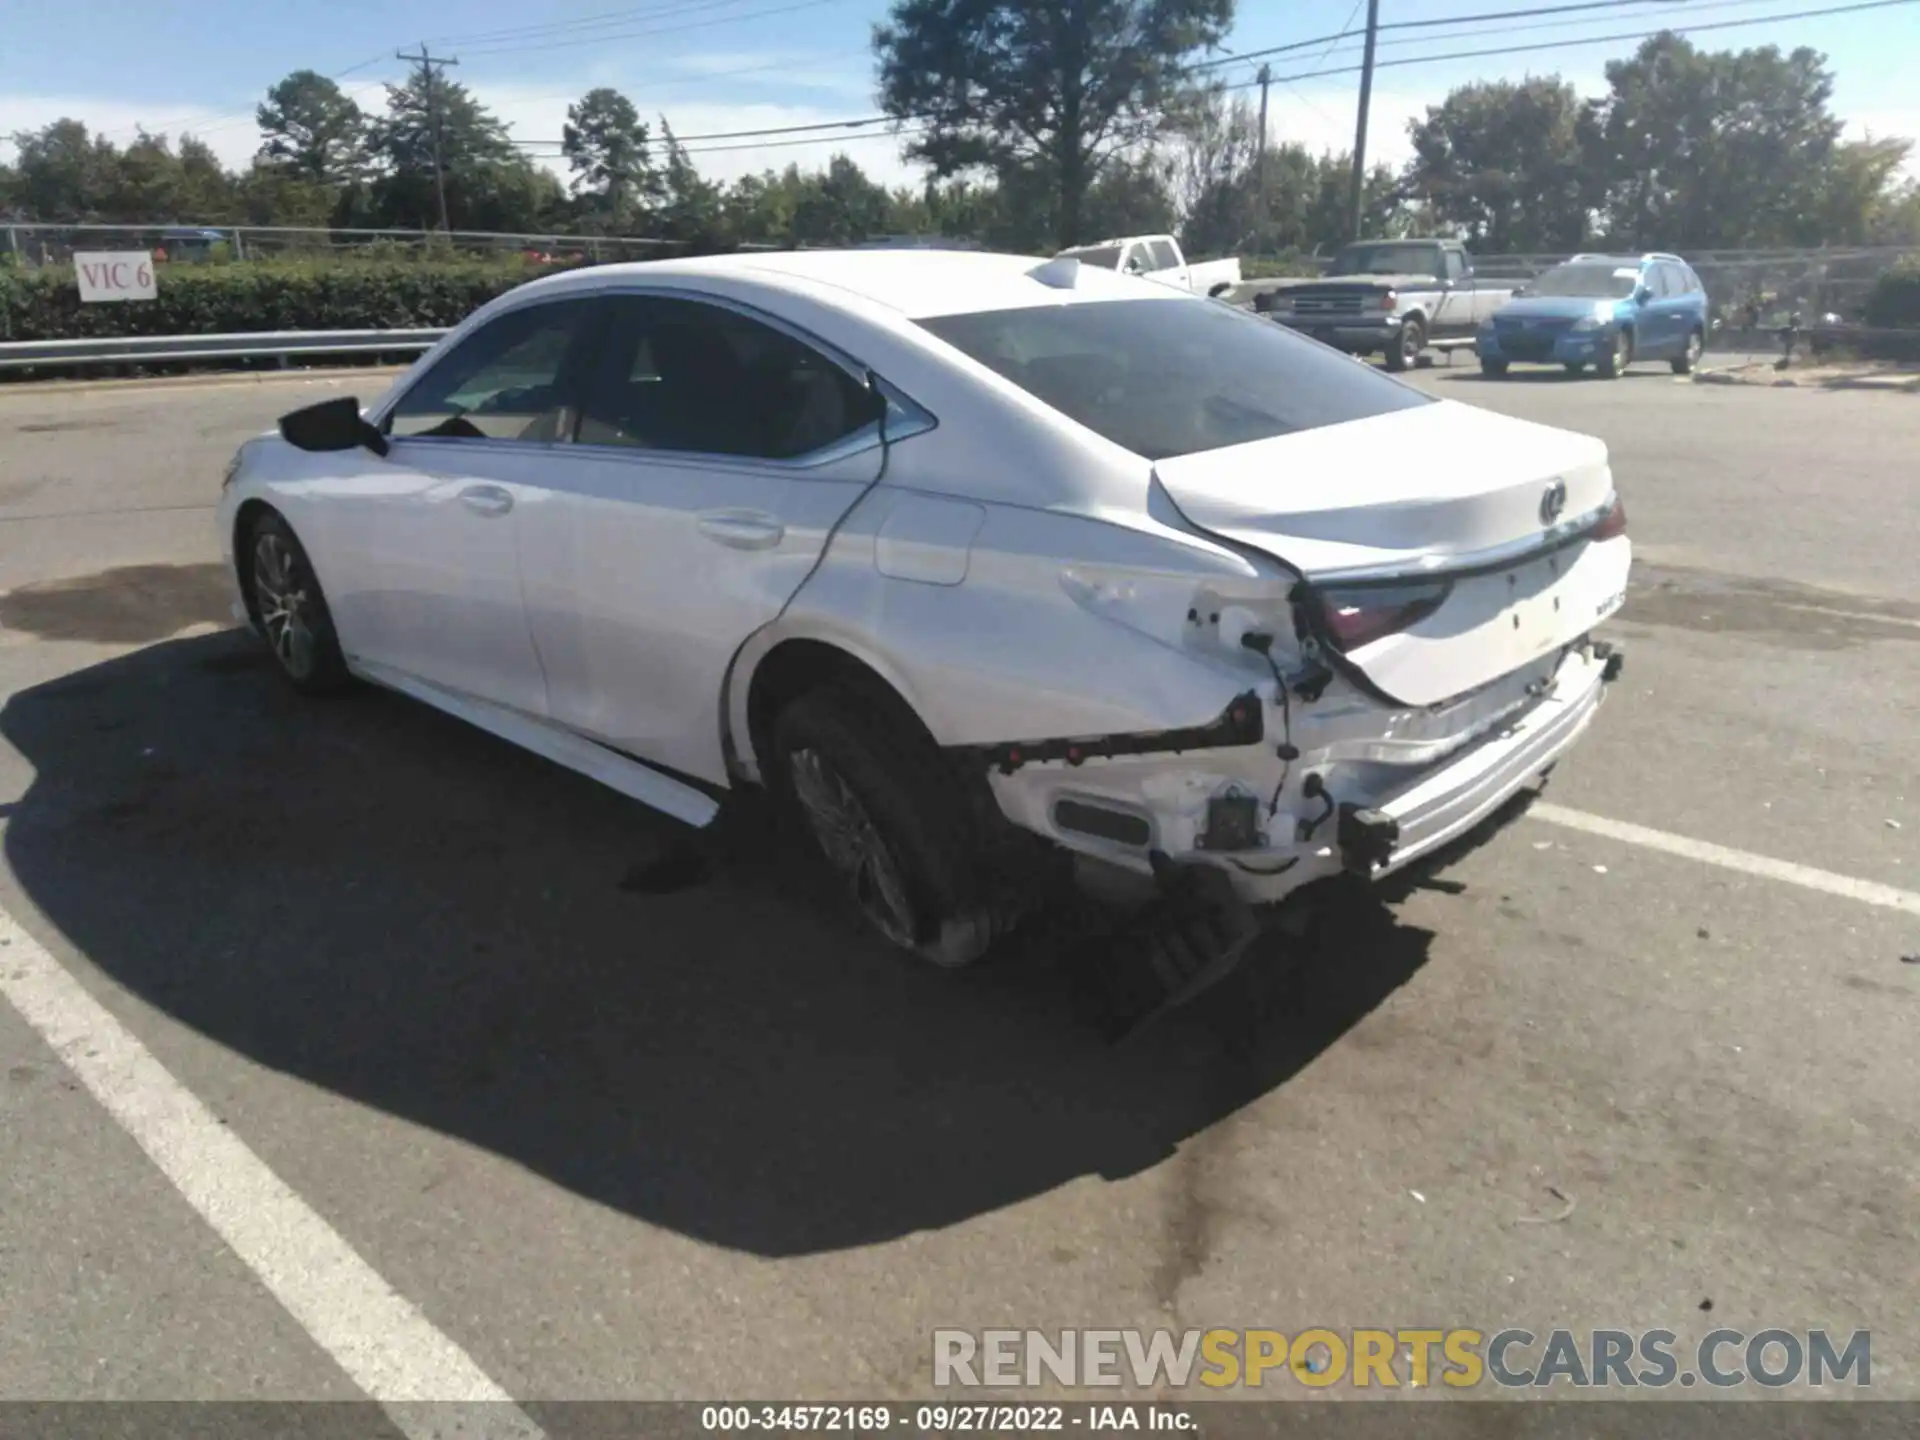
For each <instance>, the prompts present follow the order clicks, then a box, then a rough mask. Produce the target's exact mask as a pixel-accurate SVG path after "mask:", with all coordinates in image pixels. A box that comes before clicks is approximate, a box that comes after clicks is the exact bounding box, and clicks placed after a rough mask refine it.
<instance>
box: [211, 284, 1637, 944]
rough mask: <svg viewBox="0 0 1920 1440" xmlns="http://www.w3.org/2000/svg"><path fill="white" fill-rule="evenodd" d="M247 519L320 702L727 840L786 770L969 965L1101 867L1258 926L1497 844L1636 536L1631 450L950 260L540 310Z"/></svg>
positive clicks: (1212, 325)
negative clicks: (739, 810) (538, 762)
mask: <svg viewBox="0 0 1920 1440" xmlns="http://www.w3.org/2000/svg"><path fill="white" fill-rule="evenodd" d="M219 524H220V533H221V538H222V541H223V542H224V545H225V549H226V554H227V555H228V556H229V558H230V560H231V563H232V573H233V578H234V581H235V584H236V587H237V596H238V599H237V604H236V609H235V613H236V616H237V617H242V618H245V619H246V620H248V621H250V622H251V624H252V625H253V626H254V627H255V628H256V629H258V630H259V631H260V632H261V633H262V634H263V636H264V637H265V639H266V640H267V642H268V644H269V645H271V647H272V651H273V654H274V655H275V657H276V658H277V660H278V662H279V665H280V667H281V669H282V670H283V671H284V672H285V675H286V677H287V678H288V679H289V680H290V681H292V683H293V684H294V685H295V686H297V687H299V688H300V689H301V690H304V691H311V692H320V691H326V690H330V689H333V688H336V687H338V686H341V685H343V684H346V683H348V682H349V680H350V679H352V678H353V677H358V678H360V679H363V680H366V681H371V682H373V683H375V684H378V685H383V686H387V687H390V688H392V689H394V690H397V691H400V692H402V693H403V694H406V695H409V696H412V697H414V698H415V699H418V700H421V701H424V702H425V703H427V704H429V705H433V706H436V707H438V708H440V709H441V710H444V711H446V712H448V713H450V714H452V715H455V716H458V717H461V718H463V719H465V720H467V721H470V722H472V723H473V724H476V725H478V726H481V727H483V728H484V729H486V730H489V731H492V732H493V733H495V734H497V735H499V736H502V737H504V738H506V739H507V740H509V741H512V742H514V743H517V744H519V745H522V746H524V747H526V748H527V749H530V750H533V751H535V752H537V753H539V754H541V755H543V756H546V757H548V758H549V759H551V760H553V761H556V762H557V763H559V764H561V765H565V766H568V767H571V768H573V769H575V770H577V771H580V772H582V773H584V774H586V775H589V776H591V777H593V778H595V779H597V780H599V781H601V782H603V783H605V784H607V785H610V786H612V787H613V788H615V789H616V790H619V791H621V792H622V793H624V794H627V795H629V796H631V797H633V798H634V799H637V800H640V801H643V802H645V803H647V804H649V805H652V806H655V807H657V808H658V809H660V810H663V811H665V812H667V813H669V814H671V815H674V816H677V817H679V818H680V819H681V820H683V821H686V822H688V823H689V824H692V825H695V826H701V825H705V824H707V823H708V822H709V821H710V820H712V819H713V817H714V816H715V814H716V812H717V808H718V804H719V801H720V800H721V799H722V798H724V797H725V795H726V793H727V792H728V791H731V790H735V789H737V788H739V787H742V786H748V785H760V786H765V787H767V788H768V789H769V790H771V792H772V793H773V795H774V797H775V798H776V800H777V801H778V802H779V804H780V806H781V807H782V812H783V813H785V814H787V815H790V816H792V817H793V818H794V819H795V820H796V821H797V822H798V823H799V824H800V826H801V827H802V830H803V833H806V834H809V835H810V836H811V838H812V841H813V842H814V843H815V844H816V845H817V848H818V851H819V857H820V858H821V859H822V860H824V862H825V863H826V864H827V865H828V866H829V867H831V869H832V870H833V871H836V872H838V874H839V876H840V877H841V878H842V879H843V880H844V882H845V887H846V890H847V892H848V894H849V895H850V897H851V900H852V902H853V904H854V905H855V906H856V907H857V909H858V911H859V912H860V913H862V914H864V916H865V917H866V919H867V920H868V921H869V922H870V923H871V924H872V926H873V927H874V928H876V929H877V930H878V931H879V932H880V934H882V935H884V936H885V937H886V938H887V939H888V940H890V941H892V942H893V943H894V944H896V945H897V946H899V947H901V948H902V949H903V950H906V951H910V952H913V953H915V954H918V955H920V956H922V957H925V958H926V959H929V960H932V961H934V962H936V963H940V964H959V963H963V962H965V961H967V960H971V959H973V958H974V957H975V956H977V955H978V954H980V953H981V952H982V951H983V950H984V949H985V948H986V947H987V946H988V945H989V943H990V942H991V941H992V939H993V938H994V937H995V935H996V934H998V933H999V932H1001V931H1002V930H1004V929H1005V928H1006V927H1007V925H1008V924H1010V923H1011V922H1012V920H1013V919H1014V918H1016V917H1017V916H1018V915H1019V914H1020V913H1021V912H1022V909H1023V906H1024V905H1026V904H1027V903H1028V898H1029V897H1028V893H1027V892H1028V891H1029V890H1030V889H1031V888H1032V887H1031V886H1030V884H1029V883H1028V882H1029V881H1030V880H1031V879H1032V877H1033V876H1035V875H1038V874H1040V873H1042V872H1044V871H1046V870H1047V869H1048V867H1049V864H1050V862H1051V861H1052V860H1057V859H1059V858H1060V857H1061V856H1062V855H1063V854H1065V855H1069V856H1072V855H1077V856H1080V857H1086V859H1087V860H1089V861H1093V862H1106V863H1107V864H1108V865H1111V866H1118V867H1121V868H1123V869H1126V870H1132V871H1135V872H1138V873H1139V874H1140V875H1142V876H1151V877H1154V878H1155V880H1156V881H1157V882H1158V883H1160V884H1162V885H1165V886H1174V885H1177V884H1179V883H1181V882H1182V880H1183V879H1191V878H1192V877H1196V876H1198V877H1204V878H1205V880H1206V882H1207V884H1208V885H1209V886H1211V887H1212V888H1213V889H1214V890H1215V891H1220V892H1223V893H1226V894H1228V895H1229V896H1230V897H1232V899H1233V900H1234V901H1235V902H1236V903H1240V904H1243V905H1244V904H1248V903H1251V904H1259V903H1263V902H1270V901H1275V900H1278V899H1280V898H1281V897H1282V896H1284V895H1286V894H1287V893H1288V892H1290V891H1292V890H1294V889H1296V888H1298V887H1299V886H1302V885H1304V884H1306V883H1308V882H1310V881H1313V880H1316V879H1320V878H1323V877H1326V876H1329V875H1333V874H1336V873H1338V872H1341V871H1349V872H1357V873H1359V874H1362V875H1374V876H1378V875H1382V874H1385V873H1387V872H1390V871H1392V870H1394V869H1396V868H1398V867H1400V866H1403V865H1405V864H1407V863H1408V862H1410V861H1412V860H1414V859H1416V858H1417V857H1420V856H1422V855H1424V854H1426V853H1428V852H1430V851H1432V850H1433V849H1435V847H1437V846H1440V845H1442V844H1444V843H1445V842H1447V841H1448V840H1450V839H1452V838H1454V837H1456V836H1459V835H1460V834H1462V832H1464V831H1466V830H1467V829H1469V828H1470V827H1472V826H1474V825H1475V824H1476V823H1477V822H1479V821H1480V820H1482V819H1483V818H1484V817H1487V816H1488V815H1490V814H1491V813H1493V812H1494V811H1495V810H1496V809H1498V808H1499V807H1501V806H1502V805H1503V802H1505V801H1506V800H1508V799H1509V798H1510V797H1512V796H1514V795H1515V794H1516V792H1518V791H1520V790H1521V789H1522V788H1523V787H1529V786H1531V785H1532V784H1533V783H1534V782H1535V781H1536V780H1537V778H1538V777H1540V776H1542V775H1543V774H1544V773H1545V772H1546V771H1547V770H1548V769H1549V768H1551V767H1552V766H1553V764H1554V763H1555V762H1556V761H1557V760H1558V759H1559V758H1560V757H1561V755H1562V754H1564V753H1565V752H1566V750H1567V749H1568V747H1570V746H1571V745H1572V744H1573V743H1574V742H1575V741H1576V740H1577V739H1578V738H1579V736H1580V734H1581V732H1582V731H1583V730H1584V729H1585V727H1586V726H1587V724H1588V722H1589V721H1590V720H1591V719H1592V718H1593V716H1594V713H1595V711H1596V710H1597V708H1598V707H1599V705H1600V702H1601V697H1602V694H1603V692H1604V690H1605V688H1606V684H1605V682H1607V681H1608V680H1611V679H1612V678H1613V675H1614V674H1615V673H1616V671H1617V670H1618V668H1619V663H1620V661H1619V657H1618V656H1617V655H1616V654H1615V653H1614V652H1613V651H1612V650H1611V648H1610V647H1609V646H1608V645H1607V644H1606V643H1605V642H1603V641H1598V640H1596V639H1595V638H1594V637H1593V634H1592V632H1593V630H1594V627H1595V626H1597V625H1599V624H1600V623H1601V622H1602V621H1604V620H1606V619H1607V618H1608V616H1610V615H1612V614H1613V613H1614V611H1615V610H1616V609H1618V607H1619V606H1620V604H1621V602H1622V600H1623V598H1624V593H1625V590H1626V587H1627V571H1628V564H1629V554H1630V548H1629V542H1628V540H1627V538H1626V535H1625V529H1626V517H1625V512H1624V510H1623V509H1622V507H1621V502H1620V498H1619V496H1618V495H1617V494H1616V492H1615V490H1614V486H1613V479H1612V475H1611V472H1610V470H1609V466H1608V460H1607V453H1606V449H1605V447H1604V446H1603V445H1602V444H1601V443H1600V442H1598V441H1597V440H1593V439H1590V438H1588V437H1585V436H1581V435H1576V434H1570V433H1567V432H1564V431H1560V430H1554V429H1549V428H1546V427H1543V426H1539V425H1533V424H1527V423H1524V422H1522V421H1518V420H1511V419H1506V418H1504V417H1501V416H1498V415H1494V414H1491V413H1489V412H1487V411H1484V410H1480V409H1476V408H1473V407H1471V406H1467V405H1462V404H1459V403H1456V402H1453V401H1448V400H1439V399H1434V398H1432V397H1430V396H1428V395H1426V394H1423V393H1422V392H1420V391H1419V390H1416V389H1413V388H1411V387H1409V386H1407V385H1405V384H1403V383H1402V382H1400V381H1398V380H1395V379H1392V378H1389V377H1387V376H1385V375H1382V374H1379V373H1378V372H1376V371H1374V370H1372V369H1371V368H1369V367H1367V366H1365V365H1362V364H1357V363H1355V362H1354V361H1353V360H1352V359H1351V358H1349V357H1347V356H1344V355H1341V354H1339V353H1337V352H1336V351H1334V350H1331V349H1328V348H1326V347H1324V346H1322V345H1319V344H1317V343H1316V342H1314V341H1312V340H1309V339H1306V338H1303V337H1301V336H1299V335H1296V334H1294V333H1292V332H1290V331H1289V330H1287V329H1285V328H1283V327H1281V326H1278V325H1275V324H1273V323H1272V322H1271V321H1268V320H1265V319H1262V318H1258V317H1256V316H1254V315H1251V314H1248V313H1246V312H1243V311H1240V310H1237V309H1234V308H1232V307H1231V306H1228V305H1226V304H1224V303H1221V302H1218V301H1213V300H1206V299H1201V298H1198V297H1194V296H1190V295H1185V294H1181V293H1179V292H1176V291H1174V290H1171V289H1169V288H1167V287H1165V286H1161V285H1155V284H1152V283H1150V282H1148V281H1144V280H1136V279H1132V278H1129V277H1126V276H1122V275H1117V274H1113V273H1110V272H1105V271H1101V270H1098V269H1094V268H1091V267H1088V266H1083V265H1080V264H1079V263H1077V262H1076V261H1073V260H1071V259H1065V260H1053V261H1047V262H1036V261H1034V260H1032V259H1027V258H1021V257H1017V256H1007V255H992V254H981V253H969V252H961V251H935V250H925V251H912V250H899V251H874V250H863V251H845V252H833V251H814V252H805V253H799V254H785V255H779V254H755V255H733V256H725V257H718V258H708V259H689V260H671V261H663V262H654V263H649V264H640V265H613V266H607V267H603V268H596V269H589V270H583V271H577V272H574V273H571V274H566V275H559V276H553V277H549V278H547V279H543V280H540V281H537V282H534V283H532V284H528V285H526V286H523V287H521V288H519V289H517V290H514V291H513V292H511V293H510V294H508V295H505V296H503V297H501V298H500V299H498V300H496V301H494V302H493V303H492V304H490V305H488V306H486V307H485V308H484V309H482V310H480V311H479V312H478V313H476V314H475V315H473V316H472V317H471V318H470V319H468V320H467V321H466V323H464V324H463V325H461V326H460V327H459V328H458V329H456V330H454V331H453V332H452V333H451V334H449V335H448V336H447V337H446V338H445V339H444V340H443V341H442V342H441V343H440V344H438V345H437V346H436V347H435V348H434V349H433V350H432V351H431V352H430V353H429V354H427V355H426V356H425V357H424V358H423V359H422V360H421V361H420V362H419V363H418V364H417V365H415V366H413V367H412V368H411V369H410V370H409V371H408V373H407V374H406V375H405V376H403V377H402V378H401V379H400V380H399V381H398V382H396V383H395V385H394V386H393V388H392V390H391V391H390V392H389V393H388V394H387V395H386V396H385V397H384V398H383V399H381V400H379V401H378V402H377V403H376V404H374V405H372V406H371V407H369V408H366V409H364V410H363V409H362V408H361V406H360V405H359V402H358V401H356V400H340V401H334V402H329V403H326V404H322V405H318V406H314V407H311V408H309V409H307V410H303V411H298V412H295V413H294V414H291V415H289V416H287V417H286V418H285V419H284V420H283V421H282V422H281V426H280V429H279V432H278V433H276V434H271V435H266V436H262V437H260V438H257V439H255V440H252V441H249V442H248V443H247V444H246V445H244V446H243V447H242V448H241V450H240V452H239V453H238V455H237V456H236V457H235V459H234V461H233V464H232V466H231V467H230V470H229V473H228V476H227V483H226V486H225V490H224V495H223V500H222V504H221V506H220V519H219ZM1092 868H1094V869H1098V868H1099V867H1098V865H1095V866H1093V867H1092Z"/></svg>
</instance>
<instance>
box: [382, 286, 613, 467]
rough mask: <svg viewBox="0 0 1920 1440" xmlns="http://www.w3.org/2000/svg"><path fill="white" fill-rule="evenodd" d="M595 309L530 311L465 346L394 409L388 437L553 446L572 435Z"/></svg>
mask: <svg viewBox="0 0 1920 1440" xmlns="http://www.w3.org/2000/svg"><path fill="white" fill-rule="evenodd" d="M588 317H589V308H588V304H587V302H586V301H584V300H563V301H556V302H553V303H550V304H546V305H529V306H525V307H523V308H521V309H518V310H510V311H508V312H507V313H506V314H504V315H501V316H499V317H497V318H496V319H494V320H492V321H489V322H488V323H487V324H486V325H483V326H482V327H481V328H480V329H478V330H476V331H474V333H473V334H471V335H469V336H467V338H466V339H465V340H463V341H461V342H460V344H459V345H457V346H456V347H455V348H454V349H453V350H452V351H451V352H450V353H448V354H447V355H446V356H444V357H443V358H442V359H440V360H439V361H438V362H437V363H436V364H435V365H434V367H433V368H432V369H431V370H430V371H428V372H427V374H426V375H424V376H423V377H421V379H420V380H419V382H418V383H416V384H415V385H414V386H413V387H412V388H411V389H410V390H408V391H407V393H406V394H405V395H403V396H402V397H401V399H400V403H399V404H397V405H396V406H394V408H393V412H392V414H391V415H390V416H389V417H388V425H387V429H388V433H390V434H392V435H393V436H395V437H396V438H405V437H411V436H423V437H433V438H456V439H467V440H526V441H535V442H539V441H551V440H556V439H560V438H563V437H564V436H565V435H566V433H567V432H568V431H569V430H570V429H571V428H572V423H573V417H574V414H575V412H576V409H577V407H576V406H574V405H573V404H571V403H570V396H571V393H572V391H573V390H574V388H575V387H576V382H575V380H574V378H573V376H572V375H571V374H570V370H569V367H570V366H572V365H574V364H575V363H577V360H578V358H579V356H580V355H581V354H582V351H583V348H584V340H585V338H586V336H585V331H586V322H587V320H588Z"/></svg>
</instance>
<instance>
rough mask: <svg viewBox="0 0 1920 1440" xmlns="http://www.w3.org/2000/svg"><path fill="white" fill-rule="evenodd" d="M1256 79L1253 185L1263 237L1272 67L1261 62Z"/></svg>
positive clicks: (1258, 222) (1265, 224) (1256, 220)
mask: <svg viewBox="0 0 1920 1440" xmlns="http://www.w3.org/2000/svg"><path fill="white" fill-rule="evenodd" d="M1256 78H1258V80H1259V81H1260V148H1259V149H1258V150H1257V151H1255V152H1254V153H1255V155H1256V157H1257V158H1256V160H1255V162H1254V183H1255V184H1257V185H1258V186H1259V187H1260V188H1259V192H1258V193H1259V196H1260V213H1259V214H1258V215H1257V216H1256V217H1255V223H1257V224H1258V225H1259V227H1260V233H1261V234H1262V236H1264V235H1265V233H1266V230H1267V87H1268V86H1269V85H1271V84H1273V67H1272V66H1271V65H1269V64H1267V63H1266V61H1264V60H1263V61H1261V62H1260V74H1259V75H1258V77H1256Z"/></svg>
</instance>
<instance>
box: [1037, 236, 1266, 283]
mask: <svg viewBox="0 0 1920 1440" xmlns="http://www.w3.org/2000/svg"><path fill="white" fill-rule="evenodd" d="M1054 258H1055V259H1056V260H1064V259H1072V260H1078V261H1079V262H1080V263H1081V264H1082V265H1092V266H1095V267H1097V268H1099V269H1101V270H1119V271H1121V272H1123V273H1125V274H1128V275H1139V276H1141V277H1142V278H1144V279H1147V280H1158V281H1160V283H1161V284H1163V285H1174V286H1178V287H1179V288H1180V289H1182V290H1191V291H1192V292H1193V293H1194V294H1196V295H1207V296H1214V295H1219V294H1222V293H1223V292H1225V291H1227V290H1230V289H1232V288H1233V287H1234V286H1236V285H1238V284H1239V283H1240V261H1239V260H1238V259H1237V258H1234V257H1232V256H1229V257H1228V258H1227V259H1225V260H1202V261H1201V262H1200V263H1199V264H1198V265H1189V264H1188V263H1187V257H1186V256H1185V255H1183V254H1182V253H1181V252H1180V242H1179V241H1178V240H1176V239H1174V238H1173V236H1171V235H1126V236H1123V237H1121V238H1120V239H1118V240H1095V241H1093V242H1092V243H1091V244H1087V245H1075V246H1072V247H1070V248H1068V249H1066V250H1062V251H1061V252H1060V253H1059V254H1058V255H1056V256H1055V257H1054Z"/></svg>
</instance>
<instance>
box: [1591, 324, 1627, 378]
mask: <svg viewBox="0 0 1920 1440" xmlns="http://www.w3.org/2000/svg"><path fill="white" fill-rule="evenodd" d="M1631 364H1633V332H1632V331H1631V330H1620V331H1617V332H1615V334H1614V337H1613V348H1612V349H1611V350H1609V351H1607V358H1606V359H1604V360H1596V361H1595V362H1594V366H1593V373H1594V374H1596V375H1598V376H1599V377H1600V378H1601V379H1602V380H1618V379H1619V378H1620V377H1621V376H1622V375H1624V374H1625V373H1626V370H1627V367H1628V366H1629V365H1631Z"/></svg>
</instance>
